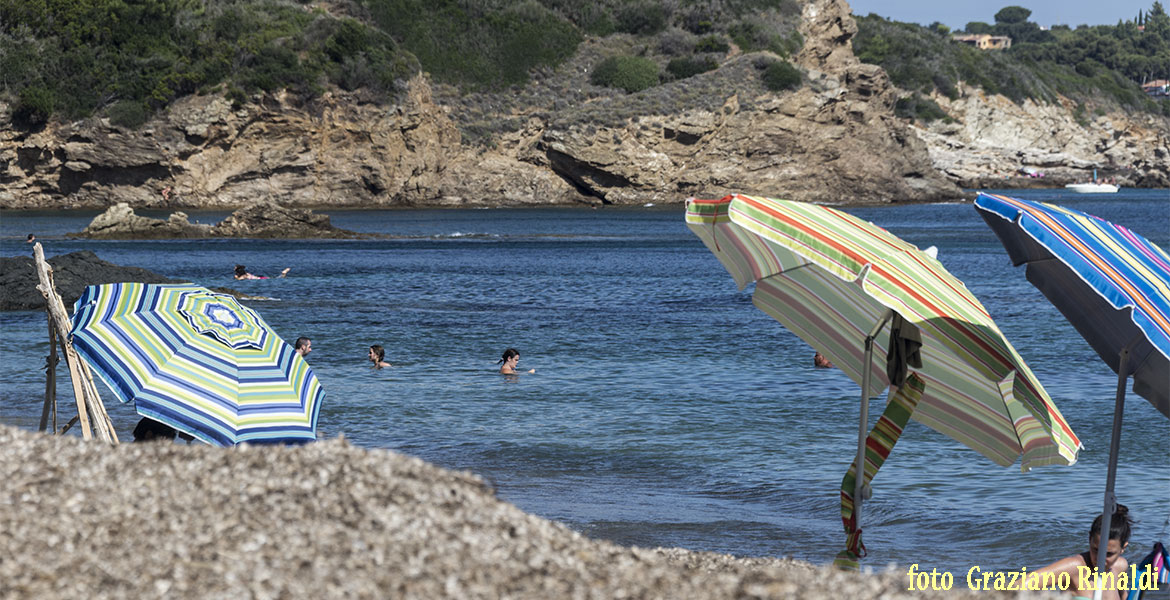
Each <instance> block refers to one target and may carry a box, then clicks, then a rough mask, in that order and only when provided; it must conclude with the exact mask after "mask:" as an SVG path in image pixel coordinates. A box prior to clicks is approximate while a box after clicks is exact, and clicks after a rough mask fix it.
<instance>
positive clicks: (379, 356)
mask: <svg viewBox="0 0 1170 600" xmlns="http://www.w3.org/2000/svg"><path fill="white" fill-rule="evenodd" d="M367 356H369V359H370V362H372V363H374V368H376V369H381V368H382V367H393V366H394V365H392V364H390V363H388V362H386V349H385V348H383V347H381V346H379V345H378V344H374V345H373V346H370V353H369V354H368V355H367Z"/></svg>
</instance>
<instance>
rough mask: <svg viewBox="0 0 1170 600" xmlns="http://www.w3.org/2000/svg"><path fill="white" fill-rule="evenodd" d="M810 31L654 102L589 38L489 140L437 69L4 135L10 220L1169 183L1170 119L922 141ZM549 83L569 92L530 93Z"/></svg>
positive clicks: (957, 111) (988, 111)
mask: <svg viewBox="0 0 1170 600" xmlns="http://www.w3.org/2000/svg"><path fill="white" fill-rule="evenodd" d="M800 32H801V34H802V35H803V37H804V39H805V45H804V48H803V50H802V51H801V52H800V54H799V55H798V56H797V57H796V63H797V64H798V65H799V66H800V67H801V68H802V70H803V71H804V72H805V84H804V85H803V86H802V87H800V88H799V89H797V90H794V91H789V92H781V93H776V92H771V91H768V90H767V89H766V88H765V87H764V86H763V84H762V83H761V80H760V75H759V73H760V70H761V68H762V65H764V63H765V62H766V61H769V60H775V58H776V57H774V56H773V55H770V54H746V55H745V54H739V53H738V51H736V50H735V49H734V48H733V49H732V52H731V53H729V55H728V56H727V58H726V59H725V60H724V62H723V64H722V65H721V66H720V67H719V68H718V69H716V70H714V71H711V72H708V73H703V74H700V75H697V76H694V77H690V78H687V79H683V80H678V81H674V82H671V83H668V84H665V85H661V86H657V87H655V88H651V89H649V90H646V91H644V92H639V93H636V94H628V95H627V94H621V93H614V92H613V91H612V90H608V91H603V90H600V89H598V88H592V90H591V91H590V85H589V84H588V75H587V74H588V73H589V72H591V70H592V67H593V66H594V65H595V64H596V63H597V62H598V61H600V60H601V59H603V58H604V57H606V56H608V55H611V54H613V53H614V52H615V51H616V50H615V45H616V46H621V44H623V43H624V44H626V46H628V47H627V48H625V50H630V47H632V46H635V45H636V42H632V41H628V40H626V41H623V39H622V38H621V37H620V36H616V37H611V38H607V39H605V40H590V41H587V42H586V43H584V44H583V45H582V48H581V50H579V52H578V55H577V56H575V57H574V58H573V59H572V60H570V61H569V62H567V63H566V64H564V65H562V67H561V68H560V69H558V72H557V73H555V74H553V75H554V76H553V77H550V78H541V77H536V78H534V79H533V82H532V83H530V84H529V87H528V89H526V90H510V91H508V92H505V93H502V94H497V95H495V96H494V97H489V98H487V99H486V104H487V105H488V106H490V107H494V110H495V112H496V116H495V118H496V119H498V120H506V121H510V122H513V123H516V125H515V126H513V127H509V128H504V129H502V130H500V131H497V132H495V133H494V134H493V135H492V136H491V138H490V139H489V140H488V141H487V142H486V143H484V142H483V140H469V139H464V138H463V137H462V135H461V133H460V131H461V129H460V126H457V124H456V120H457V119H456V118H457V117H461V116H463V115H461V114H460V113H459V112H458V111H461V110H463V107H462V106H460V104H459V102H460V100H459V98H458V95H454V94H449V93H448V94H438V93H436V89H435V88H434V87H433V85H432V82H431V81H430V80H429V78H428V77H427V76H426V75H424V74H420V75H419V76H417V77H415V78H414V80H412V81H411V82H410V84H409V91H408V93H407V94H406V95H405V96H404V98H403V99H402V100H401V101H400V102H399V103H398V104H396V105H394V106H391V107H386V106H380V105H377V104H371V103H369V102H365V101H363V100H361V99H360V97H359V96H354V95H349V94H345V93H341V92H336V91H335V92H333V93H330V94H326V95H325V96H323V97H321V98H318V99H316V100H313V101H310V102H308V103H307V104H306V103H298V102H294V101H293V99H291V98H288V97H286V96H284V95H279V94H278V95H269V96H264V97H262V98H260V97H257V98H255V101H254V102H250V103H247V104H244V105H240V106H234V107H233V105H232V104H231V103H230V102H229V101H228V100H226V99H224V98H223V97H222V96H220V95H206V96H191V97H187V98H184V99H182V100H181V101H179V102H178V103H176V104H174V105H173V106H172V107H171V108H170V109H168V110H167V111H166V112H165V113H163V114H161V115H158V116H157V117H156V118H155V119H153V120H152V121H150V122H149V123H147V124H146V125H145V126H143V127H142V128H140V129H137V130H127V129H124V128H120V127H117V126H114V125H111V124H110V123H109V122H108V121H106V120H101V119H90V120H86V121H81V122H76V123H63V124H51V125H49V126H48V127H46V128H45V129H43V130H40V131H35V132H27V131H19V130H16V129H13V128H12V127H3V128H0V208H48V207H54V208H103V207H108V206H112V205H114V204H116V203H118V202H126V203H128V204H129V205H130V206H131V207H134V208H146V207H150V208H235V207H239V206H244V205H246V204H247V203H248V202H249V201H251V200H253V199H255V198H259V197H264V198H271V199H273V200H275V201H276V202H278V203H280V204H281V205H283V206H294V207H340V206H347V207H353V206H363V207H377V206H386V207H390V206H482V205H542V204H572V203H584V204H643V203H651V202H653V203H673V202H681V201H682V200H683V199H685V198H686V197H688V196H720V195H723V194H725V193H728V192H732V191H739V192H748V193H756V194H766V195H774V196H780V197H784V198H789V199H795V200H804V201H818V202H832V203H856V202H897V201H931V200H944V199H952V198H955V197H958V196H960V195H961V194H962V192H961V190H960V189H959V187H958V185H956V184H960V185H965V186H966V185H971V184H972V183H973V182H974V183H979V182H981V181H982V179H984V178H986V177H989V176H995V175H996V174H998V173H999V172H1001V171H1004V170H1007V171H1014V170H1015V169H1017V168H1018V167H1019V166H1021V164H1036V165H1040V166H1052V167H1055V166H1057V165H1058V164H1059V165H1065V164H1068V165H1072V166H1071V167H1070V168H1084V167H1087V166H1089V165H1093V164H1114V163H1116V164H1131V165H1132V164H1136V165H1138V167H1139V168H1138V169H1137V170H1136V171H1135V173H1141V175H1135V176H1134V177H1136V178H1137V179H1136V180H1134V181H1131V182H1130V183H1144V184H1146V185H1166V180H1165V173H1166V162H1167V160H1166V154H1165V149H1166V131H1167V130H1170V127H1166V126H1165V123H1164V122H1150V123H1146V122H1145V121H1142V120H1141V119H1140V118H1136V117H1125V118H1124V119H1122V121H1124V122H1122V121H1118V120H1116V119H1113V118H1112V117H1108V118H1107V120H1109V119H1113V120H1109V127H1111V129H1108V130H1106V129H1101V130H1100V132H1098V133H1100V135H1096V134H1094V135H1095V136H1077V135H1074V133H1075V132H1073V131H1072V130H1069V134H1068V135H1062V136H1054V135H1052V134H1051V131H1053V128H1054V126H1053V125H1052V123H1051V121H1052V120H1053V119H1055V120H1057V121H1060V122H1061V123H1066V122H1067V121H1068V120H1069V119H1072V117H1071V116H1070V117H1068V119H1064V118H1063V117H1060V116H1059V114H1058V113H1060V111H1064V113H1067V112H1068V111H1067V110H1066V109H1065V108H1062V107H1031V108H1030V107H1027V106H1025V107H1016V106H1015V105H1011V103H1010V102H1007V101H1006V100H1003V101H1002V102H1001V101H1000V100H1002V99H999V98H997V97H992V98H984V97H982V96H980V95H979V94H978V93H972V94H969V95H968V96H966V97H964V98H962V99H960V100H958V101H955V102H953V103H950V104H948V105H947V106H946V108H947V109H948V110H950V111H951V112H952V114H954V115H955V116H956V119H957V120H958V124H957V125H941V124H939V125H932V126H931V127H929V128H915V127H911V126H910V125H909V124H907V123H906V122H904V121H903V120H901V119H898V118H896V117H895V116H894V114H893V105H894V102H895V100H896V99H897V95H898V94H899V92H898V90H896V89H895V88H893V87H892V86H891V84H890V83H889V80H888V78H887V77H886V75H885V73H884V71H882V70H881V69H880V68H878V67H876V66H873V65H866V64H862V63H860V62H859V61H858V60H857V59H856V58H855V57H854V55H853V51H852V48H851V42H850V40H851V38H852V37H853V35H854V34H855V33H856V25H855V23H854V22H853V19H852V17H851V13H850V8H849V6H848V5H847V4H846V3H845V2H844V1H843V0H812V1H810V2H809V3H807V4H806V5H805V8H804V13H803V15H802V20H801V25H800ZM633 50H634V51H636V50H637V48H636V47H635V48H633ZM550 81H552V82H555V83H550ZM541 86H544V89H543V93H544V94H545V95H546V96H548V95H550V93H551V95H557V94H559V96H558V99H557V100H556V101H554V102H552V103H551V104H550V105H548V106H533V105H529V106H525V105H523V103H518V102H517V101H515V100H514V98H517V97H521V96H524V95H525V94H526V93H527V92H528V91H531V90H533V89H537V88H540V87H541ZM582 89H584V90H586V92H585V93H582ZM535 95H539V94H535ZM1037 110H1041V111H1055V112H1054V113H1053V114H1054V115H1057V116H1053V117H1051V118H1048V117H1045V116H1043V115H1041V116H1037V112H1036V111H1037ZM4 113H5V111H4V110H3V107H0V120H4V119H5V115H4ZM1060 114H1063V113H1060ZM1005 115H1010V117H1005ZM1097 121H1100V119H1097ZM1097 121H1094V122H1095V123H1096V122H1097ZM1074 124H1075V121H1074ZM1139 129H1140V130H1141V133H1134V132H1137V131H1138V130H1139ZM1061 131H1064V130H1063V129H1062V130H1061ZM1062 139H1067V140H1069V143H1067V144H1063V145H1062V144H1061V142H1060V140H1062ZM924 140H925V142H924ZM1135 140H1141V141H1135ZM1149 140H1153V141H1152V142H1149ZM1147 142H1149V143H1147ZM1151 147H1153V148H1154V150H1151V149H1150V148H1151ZM1054 155H1060V156H1057V157H1056V158H1054V157H1053V156H1054ZM1029 161H1030V162H1029ZM1054 161H1055V162H1054ZM1159 161H1160V162H1159ZM1150 163H1157V164H1160V165H1161V167H1158V168H1152V169H1151V168H1143V167H1142V165H1146V164H1150ZM1070 173H1071V171H1070ZM1151 173H1152V175H1151ZM1159 173H1161V175H1159ZM1069 176H1070V177H1071V174H1070V175H1069Z"/></svg>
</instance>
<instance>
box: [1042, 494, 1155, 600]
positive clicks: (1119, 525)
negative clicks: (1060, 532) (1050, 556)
mask: <svg viewBox="0 0 1170 600" xmlns="http://www.w3.org/2000/svg"><path fill="white" fill-rule="evenodd" d="M1101 517H1102V515H1097V518H1096V519H1094V520H1093V526H1092V527H1090V528H1089V551H1088V552H1082V553H1080V554H1074V555H1072V556H1067V557H1065V558H1062V559H1060V560H1058V561H1056V562H1054V563H1052V564H1050V565H1048V566H1046V567H1042V568H1040V569H1037V570H1036V571H1035V573H1038V574H1043V573H1052V574H1054V575H1056V576H1057V577H1060V575H1061V574H1064V573H1067V574H1068V577H1069V580H1070V581H1071V582H1072V585H1071V586H1070V587H1069V589H1068V591H1069V592H1072V597H1073V598H1075V599H1088V598H1092V597H1093V592H1094V591H1096V590H1095V589H1094V588H1093V587H1092V586H1093V582H1092V580H1093V578H1087V579H1086V580H1085V583H1088V584H1089V587H1088V588H1082V587H1081V586H1080V584H1081V582H1082V578H1081V577H1080V574H1081V569H1082V568H1087V569H1088V572H1089V573H1092V572H1093V570H1094V569H1096V568H1097V552H1098V551H1099V550H1100V549H1099V548H1098V546H1099V545H1100V540H1101ZM1132 525H1133V521H1132V520H1131V519H1130V517H1129V509H1128V508H1127V507H1126V506H1125V505H1124V504H1118V505H1117V510H1115V511H1114V512H1113V517H1112V519H1110V521H1109V545H1108V547H1107V548H1106V549H1105V568H1106V569H1109V572H1110V573H1113V575H1114V578H1113V580H1114V581H1116V580H1117V579H1116V577H1117V574H1118V573H1124V572H1125V571H1126V569H1128V568H1129V562H1128V561H1126V560H1125V557H1124V556H1122V554H1124V553H1125V549H1126V548H1127V547H1128V546H1129V534H1130V527H1131V526H1132ZM1120 597H1121V596H1120V594H1118V592H1117V590H1116V589H1105V590H1102V594H1101V598H1102V599H1103V600H1113V599H1114V598H1117V599H1118V600H1120Z"/></svg>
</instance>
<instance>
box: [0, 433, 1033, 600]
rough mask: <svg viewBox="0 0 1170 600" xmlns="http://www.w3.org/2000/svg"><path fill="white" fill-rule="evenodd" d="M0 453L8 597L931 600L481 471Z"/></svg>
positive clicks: (359, 460) (10, 448) (328, 449)
mask: <svg viewBox="0 0 1170 600" xmlns="http://www.w3.org/2000/svg"><path fill="white" fill-rule="evenodd" d="M0 451H2V452H3V455H4V461H3V463H2V465H3V466H2V470H0V479H2V480H3V482H4V484H3V486H0V597H3V598H65V597H82V598H143V597H160V596H166V597H171V598H238V597H253V598H322V597H358V598H533V599H536V598H540V599H545V598H549V599H559V598H598V599H602V598H664V599H666V598H671V599H674V598H678V599H684V598H685V599H703V598H792V597H801V598H840V597H851V598H902V597H906V598H909V597H916V598H920V597H923V594H922V593H918V592H908V591H906V579H905V575H904V574H886V575H882V576H862V575H857V574H853V573H843V572H836V571H831V570H828V569H825V568H818V567H814V566H812V565H809V564H807V563H801V562H797V561H791V560H780V559H765V558H752V559H739V558H734V557H731V556H727V555H720V554H711V553H697V552H690V551H686V550H681V549H641V548H626V547H621V546H617V545H614V544H611V543H608V542H604V541H597V540H592V539H589V538H587V537H584V536H582V535H580V534H577V533H575V532H573V531H571V530H570V529H568V528H566V527H565V526H563V525H560V524H557V523H554V522H551V521H548V520H545V519H542V518H539V517H536V516H533V515H529V514H526V513H524V512H522V511H521V510H519V509H518V508H516V507H515V506H512V505H511V504H508V503H506V502H503V501H501V500H499V499H498V498H497V497H496V495H495V493H494V492H493V490H491V489H490V487H489V486H488V485H486V484H485V483H484V481H483V480H482V479H480V478H479V477H477V476H475V475H472V474H470V473H466V472H454V471H448V470H445V469H442V468H439V467H436V466H433V465H430V464H428V463H426V462H424V461H422V460H419V459H417V458H411V457H407V456H403V455H401V454H397V453H394V452H389V451H382V450H365V449H362V448H358V447H354V446H351V445H350V444H348V443H347V442H345V441H344V440H330V441H324V442H319V443H315V444H309V445H306V446H302V447H297V448H289V447H261V446H240V447H236V448H232V449H221V448H213V447H210V446H186V445H181V444H169V443H159V442H154V443H146V444H125V445H121V446H116V447H110V446H107V445H102V444H98V443H83V442H82V441H80V440H79V439H77V438H70V437H65V438H54V437H50V436H46V435H42V434H37V433H32V432H28V431H23V430H20V429H16V428H12V427H7V426H0ZM956 584H958V585H956V588H961V587H962V584H961V583H960V582H956ZM946 596H947V597H948V598H953V597H964V596H967V597H976V596H978V597H980V598H996V597H1006V596H1004V595H1003V594H997V593H986V592H983V593H978V594H976V593H973V592H967V591H965V590H959V591H957V593H954V592H953V593H948V594H946ZM1012 596H1013V597H1015V594H1012Z"/></svg>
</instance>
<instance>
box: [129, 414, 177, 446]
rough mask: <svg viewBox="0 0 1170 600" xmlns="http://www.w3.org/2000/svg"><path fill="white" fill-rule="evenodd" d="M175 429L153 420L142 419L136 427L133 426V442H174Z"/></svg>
mask: <svg viewBox="0 0 1170 600" xmlns="http://www.w3.org/2000/svg"><path fill="white" fill-rule="evenodd" d="M174 439H175V429H174V428H173V427H171V426H170V425H167V424H166V423H159V422H158V421H155V420H154V419H151V418H148V417H142V419H141V420H139V421H138V425H135V426H134V441H136V442H149V441H152V440H174Z"/></svg>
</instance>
